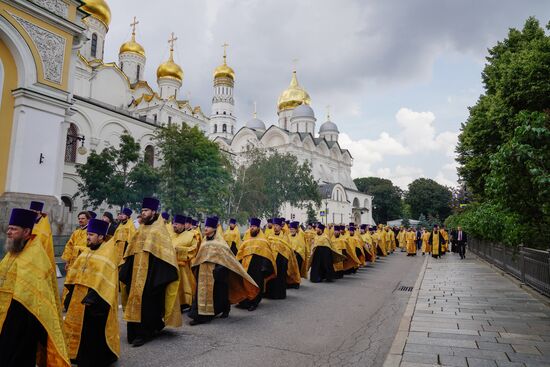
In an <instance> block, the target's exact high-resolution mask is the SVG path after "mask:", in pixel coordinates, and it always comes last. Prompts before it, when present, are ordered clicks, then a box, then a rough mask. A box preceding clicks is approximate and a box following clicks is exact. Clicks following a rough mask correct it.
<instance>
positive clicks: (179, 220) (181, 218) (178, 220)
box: [174, 214, 187, 224]
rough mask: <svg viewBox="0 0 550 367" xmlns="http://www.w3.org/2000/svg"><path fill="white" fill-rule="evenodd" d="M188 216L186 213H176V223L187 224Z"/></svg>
mask: <svg viewBox="0 0 550 367" xmlns="http://www.w3.org/2000/svg"><path fill="white" fill-rule="evenodd" d="M186 220H187V217H186V216H184V215H179V214H176V215H174V223H179V224H185V222H186Z"/></svg>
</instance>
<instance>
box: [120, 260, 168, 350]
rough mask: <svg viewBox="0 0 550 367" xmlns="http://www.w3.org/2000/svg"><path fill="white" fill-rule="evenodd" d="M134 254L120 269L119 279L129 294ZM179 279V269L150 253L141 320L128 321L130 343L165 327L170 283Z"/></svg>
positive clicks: (145, 337)
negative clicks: (166, 297) (166, 294)
mask: <svg viewBox="0 0 550 367" xmlns="http://www.w3.org/2000/svg"><path fill="white" fill-rule="evenodd" d="M133 267H134V256H133V255H132V256H129V257H128V258H126V261H125V263H124V264H122V266H121V267H120V270H119V279H120V281H121V282H122V283H124V284H125V285H126V289H127V292H128V294H130V287H131V284H132V271H133ZM178 279H179V275H178V270H177V269H176V268H175V267H173V266H171V265H170V264H168V263H166V262H164V261H162V260H160V259H158V258H156V257H155V256H153V254H151V253H149V266H148V268H147V280H146V281H145V286H144V288H143V295H142V297H141V322H128V323H127V332H128V343H132V342H133V341H134V339H136V338H138V337H139V338H142V339H147V338H150V337H152V336H153V335H154V334H155V333H156V332H159V331H160V330H162V329H164V321H163V318H164V297H165V292H166V287H167V286H168V284H170V283H172V282H174V281H176V280H178Z"/></svg>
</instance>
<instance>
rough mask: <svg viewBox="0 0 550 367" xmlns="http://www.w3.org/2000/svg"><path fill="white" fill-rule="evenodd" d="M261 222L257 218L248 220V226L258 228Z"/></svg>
mask: <svg viewBox="0 0 550 367" xmlns="http://www.w3.org/2000/svg"><path fill="white" fill-rule="evenodd" d="M261 223H262V221H261V220H260V219H258V218H250V225H251V226H256V227H259V226H260V224H261Z"/></svg>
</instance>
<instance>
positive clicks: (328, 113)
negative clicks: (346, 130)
mask: <svg viewBox="0 0 550 367" xmlns="http://www.w3.org/2000/svg"><path fill="white" fill-rule="evenodd" d="M327 120H330V105H328V104H327Z"/></svg>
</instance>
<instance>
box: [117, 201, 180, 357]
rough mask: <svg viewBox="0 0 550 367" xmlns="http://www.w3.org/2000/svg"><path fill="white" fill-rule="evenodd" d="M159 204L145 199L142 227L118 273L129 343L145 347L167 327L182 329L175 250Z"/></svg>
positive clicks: (142, 211)
mask: <svg viewBox="0 0 550 367" xmlns="http://www.w3.org/2000/svg"><path fill="white" fill-rule="evenodd" d="M159 204H160V203H159V201H158V200H157V199H156V198H145V199H143V204H142V208H141V217H142V220H143V222H142V224H141V225H140V226H139V228H138V230H137V232H136V234H135V235H134V236H133V237H132V239H131V240H130V243H129V244H128V248H127V249H126V252H125V253H124V258H123V260H122V264H121V265H120V269H119V278H120V281H121V282H122V283H124V284H125V286H126V289H127V291H128V302H127V303H126V308H125V309H124V320H126V321H127V337H128V343H131V344H132V345H133V346H134V347H139V346H142V345H143V344H145V343H146V342H147V341H148V340H149V339H151V338H152V337H153V336H154V335H155V334H156V333H158V332H159V331H160V330H162V329H163V328H164V327H165V326H172V327H178V326H181V322H182V321H181V313H180V305H179V299H178V287H179V274H178V262H177V258H176V250H174V246H173V245H172V241H171V239H170V235H169V233H168V231H167V230H166V225H165V223H164V220H163V219H162V217H160V215H159V213H158V208H159Z"/></svg>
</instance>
